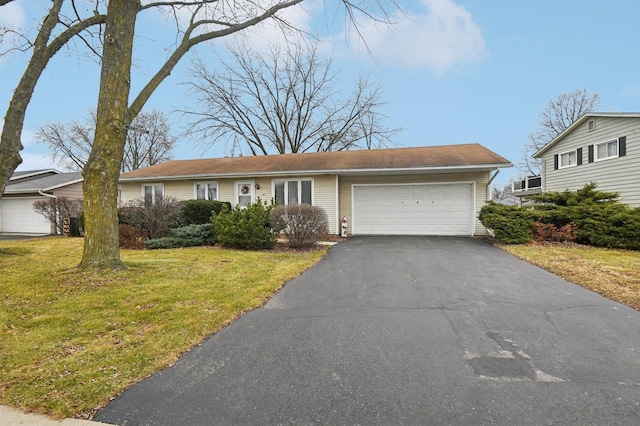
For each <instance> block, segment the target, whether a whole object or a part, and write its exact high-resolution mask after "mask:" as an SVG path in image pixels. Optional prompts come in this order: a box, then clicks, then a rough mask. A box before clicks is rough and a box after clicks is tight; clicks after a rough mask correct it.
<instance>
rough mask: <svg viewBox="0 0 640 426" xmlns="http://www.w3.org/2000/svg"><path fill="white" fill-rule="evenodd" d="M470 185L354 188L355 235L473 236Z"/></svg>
mask: <svg viewBox="0 0 640 426" xmlns="http://www.w3.org/2000/svg"><path fill="white" fill-rule="evenodd" d="M474 192H475V191H474V184H473V183H447V184H424V183H422V184H421V183H416V184H401V185H353V188H352V194H353V203H352V206H353V224H352V225H353V233H354V234H356V235H464V236H469V235H473V234H474V221H475V219H474V212H475V203H474V199H475V195H474Z"/></svg>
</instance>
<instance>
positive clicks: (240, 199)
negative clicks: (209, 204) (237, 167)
mask: <svg viewBox="0 0 640 426" xmlns="http://www.w3.org/2000/svg"><path fill="white" fill-rule="evenodd" d="M253 186H254V182H253V181H238V182H236V191H235V192H236V204H237V205H238V206H240V208H241V209H243V208H246V207H247V206H248V205H249V204H251V203H253V194H254V193H253Z"/></svg>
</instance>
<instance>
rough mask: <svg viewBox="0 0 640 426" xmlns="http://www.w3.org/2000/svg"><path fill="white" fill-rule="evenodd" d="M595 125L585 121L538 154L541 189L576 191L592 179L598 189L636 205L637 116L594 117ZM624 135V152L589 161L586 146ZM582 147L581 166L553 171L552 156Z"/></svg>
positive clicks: (639, 170) (639, 198) (639, 172)
mask: <svg viewBox="0 0 640 426" xmlns="http://www.w3.org/2000/svg"><path fill="white" fill-rule="evenodd" d="M594 118H595V120H596V121H595V123H596V128H595V130H593V131H588V127H587V126H588V122H589V120H586V121H585V122H584V123H582V124H580V125H579V126H578V127H576V128H575V129H574V130H573V131H572V132H571V133H569V134H568V135H567V136H565V137H564V138H563V139H562V140H560V141H559V142H558V143H556V144H555V145H554V146H553V147H552V148H551V149H549V151H547V152H545V153H544V155H543V156H542V160H543V173H542V175H543V179H542V184H543V190H545V191H564V190H565V189H569V190H571V191H576V190H578V189H580V188H582V187H583V186H584V185H585V184H587V183H589V182H592V181H593V182H596V183H597V184H598V189H599V190H602V191H608V192H609V191H610V192H619V193H620V194H621V197H620V199H621V201H622V202H624V203H627V204H629V205H630V206H632V207H640V185H639V184H638V181H639V180H640V118H633V117H594ZM621 136H626V138H627V155H626V156H624V157H618V158H609V159H606V160H600V161H595V162H593V163H589V150H588V147H589V145H596V144H599V143H601V142H606V141H609V140H612V139H616V138H619V137H621ZM578 148H582V165H579V166H574V167H568V168H564V169H558V170H554V160H553V158H554V155H556V154H561V153H564V152H567V151H571V150H575V149H578Z"/></svg>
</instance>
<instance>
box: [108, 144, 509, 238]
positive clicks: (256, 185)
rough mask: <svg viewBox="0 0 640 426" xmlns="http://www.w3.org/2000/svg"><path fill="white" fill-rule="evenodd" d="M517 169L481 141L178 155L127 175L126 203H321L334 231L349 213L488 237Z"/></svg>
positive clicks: (378, 229)
mask: <svg viewBox="0 0 640 426" xmlns="http://www.w3.org/2000/svg"><path fill="white" fill-rule="evenodd" d="M511 166H512V164H511V163H510V162H509V161H508V160H506V159H504V158H503V157H501V156H499V155H498V154H496V153H494V152H492V151H490V150H488V149H487V148H485V147H483V146H481V145H479V144H465V145H450V146H425V147H416V148H395V149H374V150H362V151H339V152H319V153H303V154H287V155H268V156H253V157H234V158H211V159H198V160H180V161H168V162H166V163H162V164H157V165H154V166H151V167H146V168H143V169H138V170H134V171H132V172H129V173H124V174H122V175H121V177H120V202H121V203H126V202H129V201H131V200H134V199H137V198H140V197H145V198H147V199H148V200H150V201H151V200H153V199H155V198H157V197H162V196H174V197H177V198H178V199H183V200H187V199H213V200H220V201H229V202H231V204H232V205H240V206H242V205H246V204H247V203H251V202H255V201H256V200H257V199H258V198H259V199H261V200H263V201H271V200H276V201H277V202H278V203H280V204H289V203H296V202H297V203H309V204H313V205H317V206H320V207H322V208H323V209H324V210H325V211H326V212H327V216H328V218H329V228H330V229H329V231H330V232H331V233H334V234H337V233H339V231H340V223H341V221H342V220H343V218H346V220H347V221H348V232H349V233H352V234H354V235H356V234H357V235H371V234H404V235H468V236H471V235H476V234H480V235H482V234H486V232H487V230H486V229H485V228H484V227H483V226H482V224H481V223H480V221H478V219H477V216H478V212H479V210H480V208H481V207H482V206H483V205H485V203H486V201H487V200H488V199H489V197H490V183H491V180H492V178H493V177H494V176H495V174H497V173H498V171H499V169H500V168H503V167H511ZM492 173H493V175H492Z"/></svg>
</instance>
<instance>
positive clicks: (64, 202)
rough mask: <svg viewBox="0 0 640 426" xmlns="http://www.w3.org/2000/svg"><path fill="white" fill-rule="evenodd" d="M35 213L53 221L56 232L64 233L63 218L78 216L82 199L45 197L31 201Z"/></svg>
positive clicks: (80, 211)
mask: <svg viewBox="0 0 640 426" xmlns="http://www.w3.org/2000/svg"><path fill="white" fill-rule="evenodd" d="M33 209H34V210H35V211H36V213H38V214H40V215H42V216H44V217H45V218H46V219H48V220H49V222H51V223H53V224H54V225H55V228H56V233H57V234H59V235H62V234H64V219H67V218H68V219H72V218H78V217H79V216H80V214H81V213H82V200H74V199H70V198H66V197H57V198H47V199H45V200H38V201H35V202H34V203H33Z"/></svg>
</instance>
